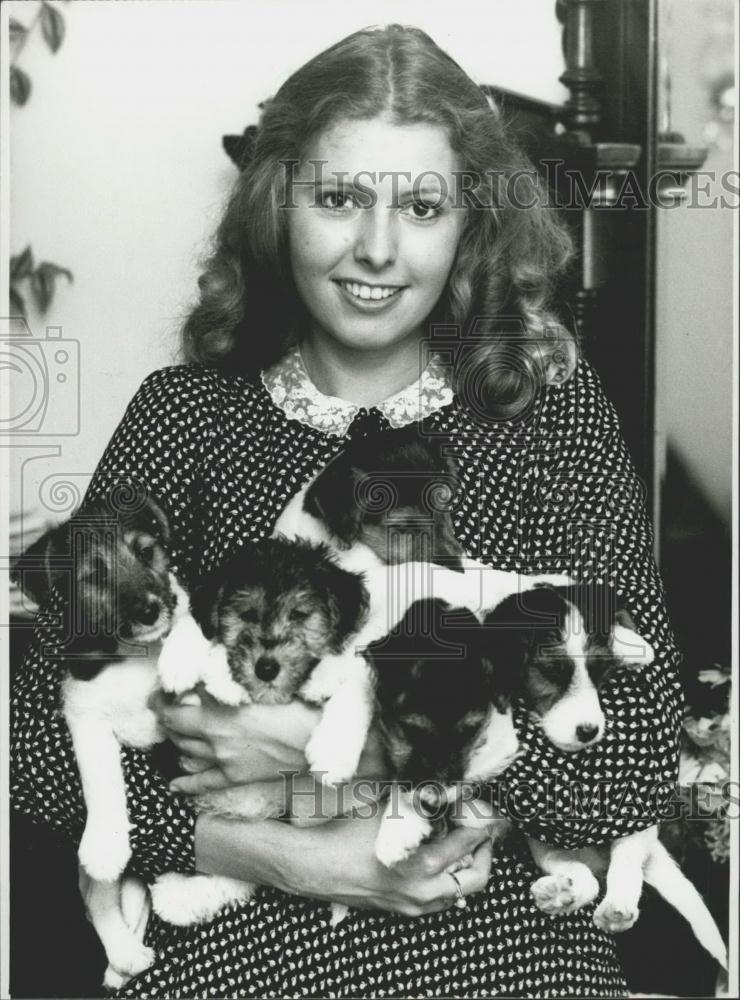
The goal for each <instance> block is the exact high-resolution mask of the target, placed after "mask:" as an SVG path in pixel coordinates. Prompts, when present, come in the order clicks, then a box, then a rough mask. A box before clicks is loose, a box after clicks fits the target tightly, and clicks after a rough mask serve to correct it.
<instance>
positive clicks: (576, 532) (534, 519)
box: [12, 358, 681, 998]
mask: <svg viewBox="0 0 740 1000" xmlns="http://www.w3.org/2000/svg"><path fill="white" fill-rule="evenodd" d="M291 364H292V365H293V367H292V368H291V372H292V375H291V378H292V379H294V377H295V358H293V361H292V362H291ZM267 374H268V375H269V374H270V373H267ZM272 375H273V376H275V375H276V373H275V372H273V373H272ZM277 375H278V376H279V375H280V373H279V372H278V373H277ZM285 384H286V381H285V380H282V381H281V379H280V378H279V377H272V378H270V377H267V378H265V380H263V381H262V382H261V383H259V384H252V383H250V382H248V381H246V380H245V379H244V378H242V377H240V376H237V375H233V376H227V375H222V374H218V373H216V372H215V371H212V370H208V369H201V368H197V367H194V366H177V367H172V368H166V369H163V370H160V371H156V372H154V373H153V374H152V375H150V376H149V377H148V378H146V379H145V381H144V383H143V384H142V386H141V388H140V389H139V391H138V392H137V394H136V396H135V397H134V399H133V401H132V402H131V404H130V405H129V407H128V410H127V412H126V414H125V416H124V418H123V420H122V422H121V424H120V426H119V427H118V429H117V431H116V433H115V434H114V436H113V439H112V440H111V442H110V444H109V446H108V448H107V450H106V452H105V454H104V456H103V458H102V460H101V463H100V465H99V467H98V469H97V471H96V474H95V476H94V479H93V482H92V484H91V486H90V490H89V493H88V498H92V497H94V496H97V495H100V494H102V492H103V491H104V490H105V489H106V488H107V487H108V486H109V484H110V483H112V482H118V483H127V482H129V483H134V482H135V483H142V484H144V485H145V486H146V487H148V489H149V490H151V492H152V494H153V495H154V496H155V498H157V499H158V500H159V502H160V503H161V504H162V506H163V507H164V509H165V511H166V513H167V515H168V516H169V518H170V520H171V524H172V529H173V562H174V567H175V568H176V570H177V572H178V574H179V575H180V576H181V577H182V578H183V579H184V580H185V581H191V580H193V579H194V578H195V577H196V576H197V575H198V574H199V573H201V572H202V571H204V570H208V569H210V568H211V567H213V566H216V565H218V564H219V563H221V562H222V561H223V560H224V559H226V558H227V557H228V556H229V555H230V553H231V552H232V551H233V550H235V549H236V548H237V547H238V546H239V545H240V544H242V543H243V542H245V541H246V540H248V539H259V538H261V537H263V536H265V535H267V534H268V533H269V532H270V531H271V529H272V526H273V523H274V522H275V520H276V518H277V516H278V514H279V513H280V512H281V510H282V509H283V507H284V506H285V504H286V503H287V501H288V500H289V499H290V497H291V496H292V495H293V494H294V493H295V492H296V491H297V490H298V488H299V487H300V486H302V485H303V484H304V482H305V481H306V480H307V479H308V478H309V477H310V476H311V475H312V474H313V473H314V472H315V471H316V470H317V469H318V468H320V467H321V466H322V465H323V464H325V463H326V462H327V460H328V459H329V458H331V457H332V456H333V455H334V454H336V453H337V451H339V450H340V449H341V448H342V447H343V445H344V444H345V442H346V440H347V436H348V435H352V434H353V433H361V432H362V428H363V427H365V426H366V425H367V424H368V422H369V423H371V424H376V425H381V426H382V425H384V424H385V425H386V426H387V415H386V414H383V413H382V412H380V411H375V410H373V411H371V412H370V413H367V412H365V411H364V410H360V411H359V412H357V413H355V414H354V416H353V417H351V420H350V423H349V426H348V427H347V423H346V416H347V414H346V412H345V411H344V410H343V409H342V408H341V407H340V408H339V409H340V411H341V413H340V419H341V422H342V433H340V434H337V433H332V431H331V428H332V424H331V420H327V418H326V412H323V413H322V412H321V407H320V406H319V407H318V411H317V412H318V416H317V418H316V419H314V420H313V421H312V419H311V414H310V413H309V412H308V411H309V409H310V407H306V408H304V409H303V410H302V411H301V412H302V414H303V416H304V417H305V419H302V420H299V419H295V418H291V417H289V416H288V414H287V413H286V408H285V407H284V406H283V405H280V403H279V401H277V402H276V399H275V395H277V392H276V389H275V387H276V385H285ZM268 386H270V387H271V388H272V392H273V394H271V392H270V391H269V390H268ZM433 388H434V387H433V386H432V390H433ZM291 391H292V394H295V393H296V392H300V386H297V387H296V385H295V384H293V388H292V390H291ZM316 392H317V390H315V389H314V390H313V391H312V392H311V393H310V394H309V396H310V404H311V406H314V407H315V406H316V399H317V397H316ZM295 405H296V404H295V400H293V406H292V409H293V412H295ZM288 409H290V407H288ZM388 412H389V411H388ZM423 416H424V419H423V421H422V423H423V427H424V429H425V431H426V432H427V433H430V434H438V435H440V436H443V437H444V438H445V439H446V440H449V441H450V442H451V443H452V445H453V448H454V454H455V456H456V459H457V463H458V466H459V470H460V476H461V483H462V490H461V496H460V498H459V502H458V505H457V508H456V509H455V511H454V519H455V526H456V530H457V533H458V536H459V538H460V540H461V541H462V542H463V544H464V545H465V547H466V549H467V551H468V552H469V553H470V554H471V555H474V556H477V557H479V558H481V559H482V560H484V561H485V562H487V563H490V564H491V565H493V566H496V567H498V568H500V569H512V570H521V571H523V572H528V573H534V572H541V571H550V572H552V571H563V572H571V573H574V574H576V575H577V576H578V577H580V578H582V579H584V580H587V579H601V580H604V581H608V582H611V583H613V584H614V586H615V587H616V588H617V590H618V591H619V593H620V595H621V596H622V597H623V599H624V601H625V603H626V605H627V607H628V609H629V611H630V612H631V614H632V616H633V618H634V620H635V623H636V626H637V628H638V630H639V631H640V632H641V633H642V634H643V635H644V636H645V637H646V638H647V639H648V640H649V641H650V642H651V643H652V644H653V646H654V648H655V650H656V652H657V656H656V659H655V662H654V663H653V664H652V666H650V667H649V668H647V669H644V670H642V671H641V672H640V673H630V672H627V671H620V672H618V673H616V674H614V675H613V676H612V677H611V678H610V679H609V681H608V686H607V688H606V689H605V691H604V693H603V699H602V700H603V703H604V707H605V709H606V712H607V716H608V728H607V732H606V735H605V738H604V739H603V741H602V742H601V743H600V744H598V745H597V746H593V747H591V748H589V749H588V750H586V751H583V752H582V753H580V754H575V755H567V754H563V753H560V752H559V751H557V750H556V749H555V748H553V747H552V746H551V745H550V744H549V743H548V742H547V741H546V739H545V738H544V736H543V735H542V733H541V732H540V731H539V730H538V729H537V728H536V727H535V726H534V725H533V724H532V723H531V722H530V721H529V720H528V719H527V718H526V717H525V716H524V714H523V713H519V714H518V716H517V725H518V729H519V733H520V740H521V743H522V746H523V748H524V749H525V751H526V752H525V753H523V754H522V755H521V756H520V757H519V759H517V761H516V762H515V763H514V764H513V765H512V766H511V767H510V769H509V770H508V771H507V772H506V774H505V775H504V776H503V778H502V785H501V786H500V788H499V791H500V793H501V794H500V796H499V802H500V804H501V806H502V807H503V808H504V809H505V810H506V811H508V812H509V814H510V815H511V816H512V818H513V819H514V821H515V823H516V825H517V827H518V828H519V829H521V830H524V831H526V832H527V833H530V834H532V835H534V836H536V837H539V838H541V839H544V840H546V841H549V842H551V843H555V844H560V845H562V846H564V847H576V846H578V845H584V844H598V843H603V842H606V841H609V840H611V839H613V838H615V837H618V836H620V835H623V834H626V833H628V832H630V831H632V830H635V829H640V828H643V827H645V826H648V825H650V823H651V821H652V819H653V817H654V816H655V813H656V809H657V808H658V806H659V802H660V794H667V790H668V789H669V788H670V786H671V783H672V782H673V781H674V779H675V773H676V766H677V735H678V727H679V724H680V718H681V696H680V688H679V684H678V679H677V667H678V654H677V651H676V649H675V646H674V643H673V639H672V635H671V632H670V628H669V625H668V623H667V620H666V614H665V609H664V602H663V593H662V587H661V583H660V581H659V578H658V576H657V572H656V568H655V565H654V562H653V557H652V532H651V529H650V527H649V525H648V522H647V520H646V517H645V512H644V508H643V502H642V500H643V497H642V492H641V487H640V484H639V482H638V480H637V478H636V476H635V474H634V471H633V468H632V465H631V462H630V459H629V457H628V456H627V453H626V451H625V447H624V444H623V442H622V439H621V436H620V432H619V427H618V423H617V419H616V416H615V413H614V410H613V408H612V406H611V405H610V403H609V402H608V401H607V400H606V398H605V397H604V395H603V392H602V390H601V387H600V384H599V381H598V378H597V376H596V375H595V373H594V371H593V370H592V369H591V368H590V367H589V365H588V364H587V363H586V362H585V361H580V362H579V365H578V369H577V372H576V375H575V376H574V377H573V378H572V379H571V380H570V381H569V382H567V383H565V384H564V385H559V386H550V387H547V388H546V389H544V390H542V391H541V392H540V393H538V394H537V395H536V397H535V398H534V400H533V402H532V404H531V406H530V407H529V408H528V410H527V412H526V413H525V414H523V415H520V417H519V418H517V419H509V420H490V419H487V418H486V417H485V416H484V415H482V414H478V413H475V412H471V409H470V408H468V407H464V406H462V405H461V403H460V401H459V400H458V399H457V398H451V397H450V395H449V393H447V392H442V394H441V396H440V399H439V401H438V405H436V406H429V405H425V408H424V414H423ZM314 424H318V425H319V426H314ZM334 429H335V430H336V428H334ZM53 641H54V637H53V633H52V632H50V631H49V627H48V625H47V624H46V623H45V619H44V618H43V617H41V616H40V617H39V619H38V624H37V636H36V643H35V645H34V646H33V648H32V650H31V652H30V653H29V655H28V657H27V660H26V662H25V664H24V666H23V669H22V670H21V672H20V676H19V679H18V683H17V685H16V689H15V692H14V706H13V738H12V788H13V807H14V808H15V809H16V810H18V811H20V812H23V813H25V814H28V815H29V816H31V817H32V818H33V819H34V820H35V821H37V822H39V823H45V824H49V825H51V826H53V827H55V828H57V829H60V830H64V831H66V832H67V833H68V834H69V835H70V836H71V837H72V838H73V839H75V840H79V838H80V836H81V834H82V829H83V825H84V816H85V809H84V802H83V799H82V794H81V791H80V786H79V779H78V775H77V769H76V764H75V760H74V756H73V753H72V747H71V743H70V738H69V734H68V732H67V730H66V726H65V723H64V720H63V717H62V715H61V713H60V712H59V703H58V697H59V683H60V669H59V666H58V661H57V662H56V663H55V662H54V660H53V659H51V658H47V657H45V656H44V645H45V643H47V642H51V644H52V645H53ZM124 754H125V770H126V778H127V783H128V807H129V814H130V817H131V819H132V823H133V829H132V835H131V839H132V847H133V858H132V862H131V871H132V872H133V873H134V874H137V875H139V876H141V877H143V878H144V879H145V880H150V881H151V880H152V879H153V878H154V877H155V876H156V875H158V874H160V873H162V872H165V871H170V870H173V869H177V870H181V871H191V870H193V867H194V857H193V828H194V813H193V810H192V808H191V806H190V805H189V803H188V802H187V801H186V800H184V799H181V798H177V797H175V796H173V795H172V794H170V792H169V791H168V788H167V783H166V781H165V779H164V778H163V777H162V776H161V775H159V774H158V773H157V771H156V770H155V769H154V767H153V765H152V762H151V759H150V757H149V755H148V754H147V753H145V752H142V751H136V750H132V749H126V750H125V751H124ZM537 875H538V872H537V871H536V869H535V867H534V865H533V863H532V861H531V859H530V857H529V855H528V853H527V851H526V848H525V847H524V845H523V843H522V844H520V843H519V842H518V841H517V840H516V838H514V839H513V840H510V841H508V842H507V843H506V844H505V845H503V846H502V847H501V848H500V849H499V850H498V853H497V855H496V857H495V859H494V862H493V866H492V870H491V877H490V881H489V883H488V887H487V890H486V891H485V892H483V893H480V894H478V895H477V896H473V897H471V898H470V899H469V902H468V907H467V909H463V910H459V909H450V910H448V911H447V912H444V913H440V914H434V915H430V916H425V917H421V918H415V919H408V918H403V917H398V916H395V915H392V914H385V913H375V912H370V911H361V910H353V911H351V913H350V916H349V918H348V919H347V920H345V921H344V922H343V923H342V924H340V925H339V927H338V928H336V929H333V928H332V927H331V924H330V911H329V907H328V905H325V904H323V903H319V902H315V901H312V900H307V899H302V898H297V897H291V896H288V895H286V894H284V893H281V892H279V891H277V890H275V889H271V888H263V889H260V890H259V892H258V894H257V896H256V898H255V900H253V901H252V902H251V903H249V904H247V905H244V906H231V907H229V908H227V909H225V910H224V911H222V912H221V914H219V916H218V917H217V918H216V919H215V920H214V921H213V922H212V923H210V924H207V925H203V926H197V927H192V928H173V927H171V926H169V925H166V924H163V923H161V922H160V921H159V920H158V919H157V918H156V917H152V918H151V920H150V923H149V927H148V930H147V938H146V941H147V943H148V944H150V945H151V946H152V947H154V948H155V949H156V952H157V960H156V962H155V964H154V965H153V966H152V967H151V968H150V969H149V970H147V971H146V972H145V973H143V974H142V975H141V976H138V977H136V978H135V979H133V980H131V981H130V982H129V983H128V984H127V986H126V987H124V988H123V989H122V990H121V991H120V994H119V995H120V996H126V997H203V998H205V997H208V998H213V997H237V996H239V997H252V996H254V997H283V996H285V997H310V996H322V997H361V996H374V997H395V996H416V997H434V996H457V997H487V996H492V995H496V994H501V995H514V996H536V997H540V996H542V997H545V996H546V997H565V996H592V997H593V996H622V995H624V993H625V984H624V980H623V977H622V974H621V971H620V969H619V966H618V963H617V960H616V958H615V954H614V947H613V942H612V939H611V938H610V937H609V936H608V935H606V934H604V933H602V932H601V931H599V930H597V929H596V928H595V927H594V926H593V924H592V920H591V918H592V907H586V908H584V909H583V910H582V911H580V912H578V913H575V914H573V915H570V916H560V917H548V916H546V915H544V914H543V913H541V912H540V911H539V910H537V908H536V907H535V906H534V904H533V902H532V900H531V898H530V895H529V886H530V884H531V882H532V881H533V879H534V878H536V877H537Z"/></svg>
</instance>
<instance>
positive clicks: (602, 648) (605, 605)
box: [484, 584, 727, 968]
mask: <svg viewBox="0 0 740 1000" xmlns="http://www.w3.org/2000/svg"><path fill="white" fill-rule="evenodd" d="M484 628H485V631H486V633H487V639H486V651H487V655H488V656H489V657H490V659H491V661H492V664H493V666H494V669H495V668H496V666H499V668H500V669H502V670H506V671H508V672H509V678H508V683H509V685H510V689H515V688H516V686H517V685H518V687H519V691H520V694H521V696H522V697H523V700H524V703H525V705H526V707H527V708H528V710H529V711H530V712H531V713H532V714H533V716H534V718H535V719H536V720H537V722H538V723H539V725H540V726H541V727H542V730H543V732H544V734H545V735H546V736H547V737H548V739H549V740H550V741H551V742H552V743H553V744H554V745H555V746H556V747H558V748H559V749H560V750H562V751H564V752H566V753H575V752H578V751H582V750H585V749H587V748H588V747H589V746H592V745H593V744H595V743H597V742H598V741H599V740H601V739H602V738H603V736H604V733H605V731H606V725H607V723H606V719H605V716H604V712H603V709H602V707H601V703H600V699H599V691H600V689H601V687H602V686H603V684H604V683H605V681H606V679H607V678H608V677H609V675H610V674H611V673H612V672H613V671H615V670H618V669H623V668H627V669H630V670H639V669H640V668H641V667H643V666H648V665H649V664H650V663H652V661H653V658H654V653H653V649H652V647H651V645H650V643H649V642H648V641H647V640H646V639H644V638H643V637H642V636H640V635H639V634H638V632H637V631H636V629H635V626H634V623H633V622H632V619H631V618H630V616H629V614H628V613H627V611H626V610H625V609H624V608H623V607H621V606H620V603H619V601H618V598H617V595H616V592H615V591H614V589H613V588H610V587H604V586H598V585H592V584H588V585H579V586H570V587H550V586H541V587H536V588H535V589H534V590H530V591H527V592H526V593H522V594H518V595H516V596H512V597H509V598H507V599H506V600H504V601H502V602H501V603H500V604H499V605H498V606H497V607H496V608H495V609H493V610H492V611H491V612H490V613H489V614H488V615H487V616H486V617H485V619H484ZM517 676H518V680H517ZM529 847H530V850H531V852H532V856H533V857H534V860H535V861H536V863H537V864H538V866H539V867H540V868H541V869H542V870H543V871H544V872H545V873H546V874H545V875H544V876H543V877H542V878H540V879H538V880H537V881H536V882H535V883H534V884H533V886H532V895H533V897H534V899H535V902H536V903H537V905H538V907H539V908H540V909H542V910H543V911H544V912H546V913H550V914H559V913H569V912H572V911H573V910H576V909H579V908H580V907H582V906H585V905H586V904H587V903H590V902H592V901H593V900H594V899H596V897H597V896H598V893H599V883H598V881H597V879H596V877H595V874H598V875H605V877H606V894H605V896H604V898H603V900H602V901H601V902H600V903H599V905H598V906H597V908H596V910H595V912H594V923H595V924H596V925H597V926H598V927H600V928H602V929H603V930H606V931H610V932H612V933H613V932H616V931H622V930H626V929H628V928H629V927H631V926H632V925H633V924H634V923H635V921H636V920H637V917H638V915H639V900H640V895H641V893H642V886H643V882H648V884H650V885H652V886H653V887H654V888H655V889H656V890H657V891H658V892H659V893H660V894H661V895H662V896H663V898H664V899H666V900H667V901H668V902H669V903H670V904H671V905H672V906H674V907H675V909H676V910H678V912H679V913H680V914H681V915H682V916H683V917H685V919H686V920H687V921H688V922H689V924H690V925H691V928H692V930H693V931H694V934H695V935H696V937H697V939H698V940H699V942H700V943H701V944H702V945H703V946H704V947H705V948H706V949H707V951H708V952H709V953H710V954H711V955H713V956H714V958H715V959H716V960H717V961H718V962H719V963H720V964H721V965H722V966H723V967H724V968H727V949H726V947H725V945H724V942H723V941H722V936H721V934H720V932H719V929H718V928H717V925H716V923H715V922H714V919H713V918H712V915H711V914H710V912H709V910H708V909H707V907H706V905H705V903H704V901H703V899H702V898H701V896H700V895H699V893H698V892H697V890H696V889H695V887H694V886H693V885H692V883H691V882H689V880H688V879H687V878H686V876H685V875H684V874H683V872H682V871H681V870H680V868H679V867H678V865H677V864H676V862H675V861H674V860H673V858H672V857H671V856H670V854H669V853H668V851H667V850H666V849H665V847H663V845H662V844H661V842H660V841H659V840H658V827H657V826H652V827H649V828H648V829H646V830H641V831H639V832H637V833H633V834H630V835H629V836H626V837H622V838H620V839H619V840H615V841H613V842H612V843H611V844H610V845H608V846H607V847H603V848H597V847H587V848H581V849H578V850H564V849H562V848H557V847H553V846H551V845H548V844H544V843H542V842H540V841H537V840H533V839H529Z"/></svg>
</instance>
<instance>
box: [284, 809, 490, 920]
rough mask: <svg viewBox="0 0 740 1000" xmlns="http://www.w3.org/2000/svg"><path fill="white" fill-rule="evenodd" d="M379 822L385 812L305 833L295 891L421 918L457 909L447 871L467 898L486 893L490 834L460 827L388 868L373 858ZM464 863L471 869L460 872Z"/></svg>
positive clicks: (455, 886) (455, 887) (328, 825)
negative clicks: (482, 892)
mask: <svg viewBox="0 0 740 1000" xmlns="http://www.w3.org/2000/svg"><path fill="white" fill-rule="evenodd" d="M381 816H382V810H380V811H378V815H375V816H373V817H372V818H361V817H357V816H353V817H342V818H340V819H335V820H332V821H331V822H329V823H326V824H324V825H323V826H320V827H313V828H312V829H310V830H304V831H303V832H304V833H305V834H307V835H308V836H307V841H306V842H305V843H304V846H303V852H304V853H303V855H302V857H301V858H300V859H296V861H297V864H296V867H295V871H294V886H293V891H294V892H296V893H297V894H298V895H303V896H310V897H312V898H315V899H325V900H330V901H331V902H334V903H344V904H345V905H346V906H354V907H360V908H363V907H369V908H371V909H378V910H390V911H392V912H394V913H402V914H405V915H406V916H420V915H421V914H423V913H434V912H436V911H438V910H445V909H448V908H449V907H450V906H452V905H453V904H454V903H455V901H456V899H457V885H456V882H455V880H454V879H453V878H452V877H451V876H450V875H449V874H448V872H447V869H449V868H452V869H453V870H455V873H456V878H457V880H458V881H459V883H460V886H461V888H462V891H463V892H464V894H465V895H466V896H468V895H472V894H473V893H476V892H481V891H482V890H483V889H484V888H485V886H486V884H487V882H488V877H489V874H490V870H491V855H492V847H491V840H490V834H489V832H488V830H472V829H466V828H464V827H458V828H457V829H454V830H452V831H451V832H450V833H449V834H448V835H447V836H446V837H445V838H444V839H443V840H438V841H434V842H432V843H430V844H422V845H421V846H420V847H419V848H418V849H417V850H416V851H415V852H414V853H413V854H412V855H411V857H410V858H408V860H406V861H404V862H402V863H401V864H398V865H395V866H394V867H393V868H386V867H385V866H384V865H382V864H381V863H380V862H379V861H378V859H377V858H376V856H375V839H376V837H377V835H378V828H379V825H380V821H381ZM387 822H395V821H394V820H388V821H387ZM399 822H400V820H399ZM471 854H472V859H471V858H470V855H471ZM461 861H462V862H463V864H464V865H467V867H462V868H460V867H459V863H460V862H461ZM471 861H472V863H471Z"/></svg>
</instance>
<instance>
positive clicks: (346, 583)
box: [317, 559, 370, 652]
mask: <svg viewBox="0 0 740 1000" xmlns="http://www.w3.org/2000/svg"><path fill="white" fill-rule="evenodd" d="M317 584H318V587H317V589H318V591H319V593H320V595H321V597H322V599H323V601H324V603H325V606H326V608H327V610H328V611H329V617H330V619H331V621H332V625H333V630H332V636H331V645H332V647H333V648H334V650H335V651H336V652H339V650H340V649H341V648H342V646H343V644H344V640H345V639H346V638H347V636H348V635H351V634H352V633H353V632H355V631H356V630H357V629H358V628H359V627H360V625H361V624H362V623H363V621H364V619H365V615H366V614H367V609H368V605H369V603H370V596H369V594H368V592H367V588H366V587H365V584H364V583H363V580H362V577H361V576H359V575H358V574H357V573H350V572H348V571H347V570H345V569H342V568H341V567H340V566H337V565H336V563H334V562H332V561H331V560H329V559H327V560H326V561H325V562H324V563H323V565H322V566H321V568H320V569H319V580H318V581H317Z"/></svg>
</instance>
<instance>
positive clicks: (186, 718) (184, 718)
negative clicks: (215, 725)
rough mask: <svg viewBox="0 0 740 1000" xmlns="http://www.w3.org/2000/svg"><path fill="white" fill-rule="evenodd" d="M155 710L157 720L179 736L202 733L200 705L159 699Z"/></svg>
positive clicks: (201, 708)
mask: <svg viewBox="0 0 740 1000" xmlns="http://www.w3.org/2000/svg"><path fill="white" fill-rule="evenodd" d="M156 711H157V715H158V716H159V721H160V722H161V724H162V725H163V726H164V728H165V729H167V730H168V731H169V732H170V733H179V734H180V735H181V736H200V735H201V734H202V733H203V729H204V725H203V714H204V710H203V706H202V705H179V704H177V705H176V704H169V703H168V702H161V701H160V702H159V704H158V706H157V710H156Z"/></svg>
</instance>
